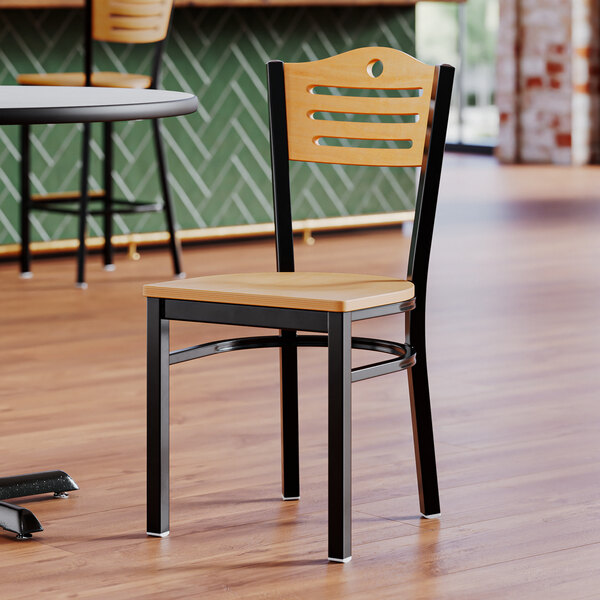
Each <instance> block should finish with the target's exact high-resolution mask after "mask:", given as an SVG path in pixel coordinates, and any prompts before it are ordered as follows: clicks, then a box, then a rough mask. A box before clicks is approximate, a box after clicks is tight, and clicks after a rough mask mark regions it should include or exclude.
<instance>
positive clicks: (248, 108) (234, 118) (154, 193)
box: [0, 7, 414, 244]
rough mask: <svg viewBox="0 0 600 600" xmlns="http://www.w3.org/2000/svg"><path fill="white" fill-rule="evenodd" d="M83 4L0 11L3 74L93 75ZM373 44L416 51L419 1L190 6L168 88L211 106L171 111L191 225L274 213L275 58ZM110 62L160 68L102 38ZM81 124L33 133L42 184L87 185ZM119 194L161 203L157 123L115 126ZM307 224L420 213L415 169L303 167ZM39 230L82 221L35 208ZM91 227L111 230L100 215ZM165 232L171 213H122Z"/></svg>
mask: <svg viewBox="0 0 600 600" xmlns="http://www.w3.org/2000/svg"><path fill="white" fill-rule="evenodd" d="M81 32H82V11H78V10H65V9H57V10H35V11H29V10H10V11H8V10H7V11H2V12H0V83H2V84H13V83H15V77H16V75H17V74H18V73H19V72H43V71H47V72H52V71H69V70H71V71H74V70H80V69H81V65H82V37H81V36H82V34H81ZM366 45H383V46H392V47H396V48H399V49H401V50H404V51H406V52H409V53H414V9H412V8H399V7H393V8H382V7H369V8H344V7H336V8H302V7H299V8H283V9H266V8H265V9H262V8H261V9H258V8H248V9H231V8H223V9H199V8H189V9H183V8H181V9H177V10H176V13H175V19H174V24H173V30H172V33H171V38H170V40H169V44H168V48H167V53H166V56H165V61H164V71H163V87H165V88H168V89H174V90H184V91H190V92H193V93H195V94H197V95H198V98H199V100H200V109H199V111H198V113H197V114H194V115H190V116H188V117H181V118H177V119H167V120H165V122H164V124H165V127H164V129H165V134H166V140H165V141H166V144H167V147H168V151H169V163H170V168H171V175H170V181H171V186H172V189H173V192H174V196H175V199H176V202H177V204H176V210H177V218H178V221H179V223H180V225H181V227H182V228H184V229H191V228H196V227H207V226H210V227H213V226H219V225H232V224H244V223H261V222H267V221H270V220H271V219H272V207H271V183H270V165H269V142H268V128H267V106H266V77H265V62H266V61H267V60H269V59H272V58H278V59H281V60H284V61H296V62H297V61H305V60H314V59H319V58H325V57H327V56H331V55H333V54H336V53H338V52H343V51H345V50H349V49H351V48H355V47H359V46H366ZM96 48H97V51H96V55H95V65H96V68H98V69H103V70H117V71H131V72H134V71H135V72H145V73H147V72H149V69H150V62H151V53H150V52H149V51H148V48H146V47H144V46H108V45H105V44H100V45H97V46H96ZM94 130H95V142H94V147H93V156H94V162H93V165H92V176H93V178H94V182H93V185H95V186H97V187H100V185H99V181H100V178H99V173H100V162H99V158H100V157H101V156H102V151H101V148H100V146H99V145H98V141H99V140H100V132H101V126H100V125H95V126H94ZM79 131H80V127H79V126H71V125H57V126H36V127H34V128H33V134H34V146H33V147H34V150H33V172H34V174H33V175H32V184H33V188H34V191H38V192H41V193H43V192H50V191H59V190H75V189H77V187H78V176H79V167H80V143H81V141H80V133H79ZM18 159H19V149H18V130H17V128H16V127H2V128H0V244H6V243H11V242H18V241H19V234H18V227H17V223H18V220H17V214H18V198H19V190H18ZM115 178H116V189H117V190H118V194H119V196H120V197H122V198H126V199H130V200H133V199H135V198H138V199H148V200H153V199H157V198H159V191H158V179H157V176H156V168H155V163H154V152H153V145H152V139H151V137H150V126H149V124H148V123H134V122H131V123H121V124H116V126H115ZM292 191H293V197H294V217H295V218H298V219H303V218H315V217H325V216H335V215H356V214H367V213H374V212H389V211H396V210H405V209H411V208H412V206H413V198H414V171H412V170H405V171H403V170H391V169H372V168H369V167H339V166H327V165H324V166H321V165H319V166H317V165H312V164H298V163H295V164H294V165H293V168H292ZM34 218H35V221H34V226H33V236H34V239H41V240H49V239H59V238H70V237H75V235H76V230H75V222H74V220H73V219H71V218H68V217H64V216H57V215H51V214H44V213H37V214H35V217H34ZM89 228H90V234H92V235H101V233H102V232H101V228H100V227H99V225H98V223H96V222H95V221H94V220H93V219H90V220H89ZM159 230H164V222H163V217H162V214H161V213H158V214H148V215H137V216H135V217H124V218H118V220H117V224H116V232H118V233H128V232H141V231H159Z"/></svg>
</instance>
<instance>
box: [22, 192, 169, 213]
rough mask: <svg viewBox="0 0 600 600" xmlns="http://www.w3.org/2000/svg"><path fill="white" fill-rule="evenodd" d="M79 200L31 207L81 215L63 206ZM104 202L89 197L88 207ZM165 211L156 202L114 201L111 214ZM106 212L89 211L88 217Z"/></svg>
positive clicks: (76, 210) (60, 200)
mask: <svg viewBox="0 0 600 600" xmlns="http://www.w3.org/2000/svg"><path fill="white" fill-rule="evenodd" d="M79 201H80V199H79V198H75V199H73V198H52V200H44V201H43V202H40V203H36V202H33V203H32V205H31V209H32V210H42V211H47V212H56V213H66V214H79V209H78V208H62V207H61V205H62V204H75V203H77V202H79ZM101 201H103V197H100V198H99V197H97V196H95V197H93V198H89V197H88V206H89V204H91V203H94V202H101ZM161 210H163V205H162V204H160V203H156V202H128V201H127V200H113V201H112V208H111V211H110V212H111V214H119V215H126V214H134V213H144V212H159V211H161ZM105 213H106V210H105V208H104V207H102V208H94V209H88V215H105Z"/></svg>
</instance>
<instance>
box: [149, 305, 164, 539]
mask: <svg viewBox="0 0 600 600" xmlns="http://www.w3.org/2000/svg"><path fill="white" fill-rule="evenodd" d="M163 311H164V309H163V302H162V301H161V300H158V299H156V298H148V363H147V378H148V381H147V396H148V408H147V411H148V412H147V415H148V417H147V418H148V423H147V428H148V431H147V434H148V440H147V452H148V456H147V470H148V473H147V482H148V483H147V486H148V487H147V511H148V513H147V517H148V523H147V529H146V532H147V533H148V535H152V536H157V537H165V536H167V535H168V534H169V321H167V320H165V319H163V318H162V313H163Z"/></svg>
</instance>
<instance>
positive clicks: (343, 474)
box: [328, 313, 352, 562]
mask: <svg viewBox="0 0 600 600" xmlns="http://www.w3.org/2000/svg"><path fill="white" fill-rule="evenodd" d="M328 318H329V325H328V336H329V340H328V357H329V360H328V362H329V417H328V418H329V425H328V428H329V436H328V437H329V469H328V471H329V477H328V488H329V500H328V512H329V553H328V557H329V560H330V561H333V562H348V561H350V559H351V558H352V371H351V368H352V317H351V313H329V317H328Z"/></svg>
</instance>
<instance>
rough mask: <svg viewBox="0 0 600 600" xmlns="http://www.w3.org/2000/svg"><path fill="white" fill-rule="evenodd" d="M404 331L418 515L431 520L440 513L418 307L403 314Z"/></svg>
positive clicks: (421, 318) (422, 318)
mask: <svg viewBox="0 0 600 600" xmlns="http://www.w3.org/2000/svg"><path fill="white" fill-rule="evenodd" d="M406 323H407V326H406V331H407V334H408V336H410V344H411V346H412V347H413V348H414V349H415V351H416V355H417V362H416V364H415V365H414V366H413V367H411V368H409V369H408V389H409V392H410V409H411V415H412V427H413V440H414V445H415V460H416V463H417V481H418V486H419V502H420V506H421V514H422V515H423V516H424V517H427V518H432V517H437V516H439V514H440V496H439V490H438V479H437V467H436V462H435V445H434V441H433V422H432V418H431V401H430V398H429V379H428V375H427V354H426V350H425V313H424V311H423V310H420V309H419V308H418V307H417V308H416V309H415V310H414V311H411V312H410V313H407V315H406Z"/></svg>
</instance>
